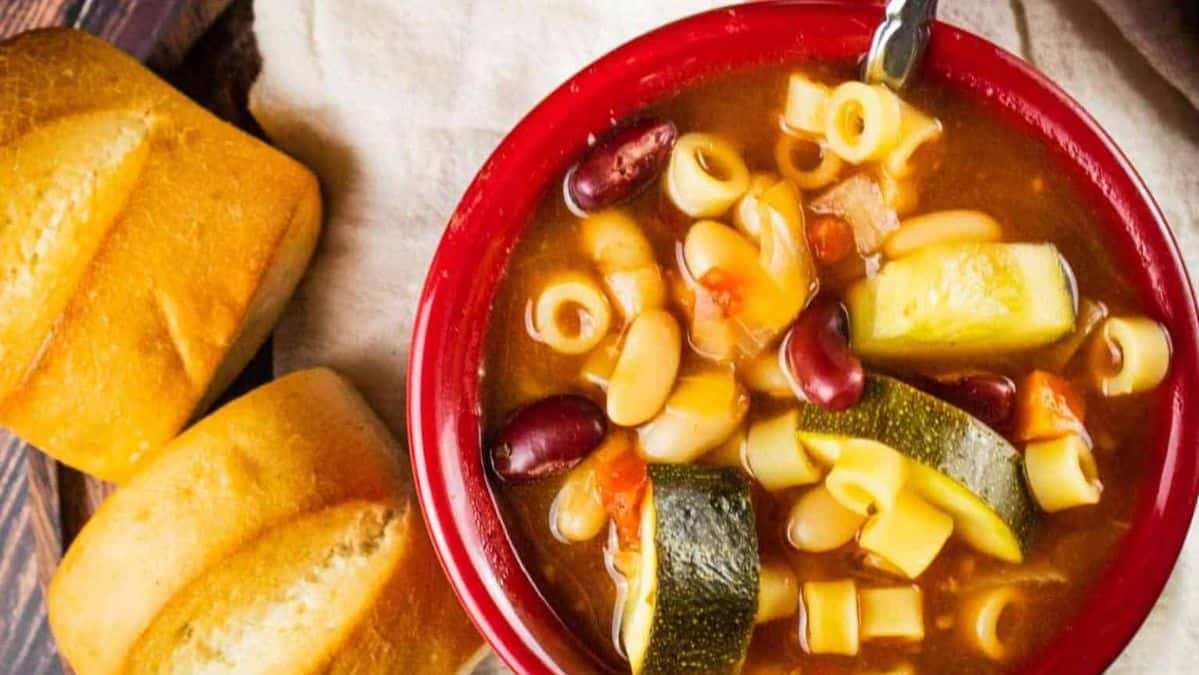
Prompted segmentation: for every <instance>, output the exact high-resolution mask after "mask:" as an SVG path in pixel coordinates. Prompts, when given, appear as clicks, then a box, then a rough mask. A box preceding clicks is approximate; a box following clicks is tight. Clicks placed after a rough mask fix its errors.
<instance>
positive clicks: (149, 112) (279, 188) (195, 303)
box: [0, 29, 321, 482]
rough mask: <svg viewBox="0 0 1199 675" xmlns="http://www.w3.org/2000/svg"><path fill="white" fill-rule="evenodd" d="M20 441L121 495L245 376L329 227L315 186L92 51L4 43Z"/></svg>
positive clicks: (9, 385)
mask: <svg viewBox="0 0 1199 675" xmlns="http://www.w3.org/2000/svg"><path fill="white" fill-rule="evenodd" d="M0 195H3V203H4V207H3V211H4V214H3V223H2V225H3V226H0V307H3V311H0V364H2V367H0V425H3V426H7V427H9V428H10V429H11V430H12V431H14V432H16V433H17V434H18V435H19V436H22V437H23V438H24V439H25V440H27V441H29V442H31V443H33V444H34V445H36V446H38V447H40V448H42V449H43V450H45V451H47V452H49V453H50V454H52V455H54V456H55V457H56V458H58V459H60V460H62V461H63V462H65V463H67V464H70V465H71V466H74V467H77V468H79V469H82V470H83V471H86V472H88V473H92V474H95V475H97V476H100V477H101V478H104V479H107V480H112V481H117V482H121V481H124V480H125V479H126V478H128V476H129V475H130V473H131V471H132V468H133V466H134V464H136V462H137V461H138V460H139V459H140V458H141V457H143V456H144V455H146V454H147V453H149V452H150V451H152V450H154V449H155V448H157V447H159V446H161V445H162V444H164V443H166V442H167V441H168V440H170V439H171V438H172V437H174V436H175V434H177V433H178V432H179V430H180V429H181V428H183V426H184V425H185V424H186V423H187V421H188V420H189V419H190V418H191V417H192V416H193V414H194V413H195V412H196V411H197V410H199V409H202V408H203V407H204V406H205V405H206V404H207V403H208V402H210V401H211V400H212V399H213V398H214V397H215V395H216V394H218V393H219V392H220V391H221V390H222V389H223V388H224V387H225V386H226V385H227V384H228V383H229V381H230V380H231V379H232V378H233V376H234V375H236V373H237V372H238V371H239V370H241V368H242V367H243V366H244V365H245V363H246V361H247V360H248V359H249V358H250V357H251V356H252V355H253V353H254V352H255V351H256V349H257V348H258V346H259V345H260V344H261V343H262V341H263V340H264V339H265V338H266V336H267V334H268V333H269V331H270V329H271V326H272V325H273V324H274V323H275V321H276V319H277V318H278V316H279V313H280V312H281V311H282V308H283V305H284V303H285V302H286V300H287V298H288V297H289V296H290V295H291V293H292V291H293V290H294V288H295V286H296V284H297V283H298V281H299V278H300V276H301V275H302V273H303V270H304V267H305V266H306V264H307V262H308V259H309V257H310V256H311V254H312V250H313V248H314V246H315V243H316V239H317V235H318V231H319V223H320V212H321V208H320V197H319V192H318V189H317V184H316V179H315V178H314V177H313V175H312V174H311V173H310V172H309V171H308V170H307V169H305V168H304V167H303V166H301V165H300V164H298V163H297V162H295V161H293V160H292V159H290V158H288V157H287V156H285V155H283V154H282V153H280V152H278V151H276V150H274V149H272V148H271V147H269V146H267V145H266V144H264V143H262V142H260V141H258V140H255V139H254V138H251V137H250V136H248V135H246V134H244V133H242V132H240V131H238V130H237V129H234V128H233V127H231V126H229V125H227V124H225V123H223V122H221V121H220V120H218V119H216V118H215V117H213V116H212V115H210V114H208V113H207V112H205V111H204V110H202V109H201V108H200V107H198V106H197V105H195V104H194V103H192V102H191V101H189V100H188V99H187V98H186V97H184V96H183V95H182V94H180V93H178V92H176V91H175V90H174V89H172V88H170V87H169V86H168V85H166V84H165V83H163V82H162V81H160V80H159V79H158V78H157V77H155V76H154V75H153V74H151V73H150V72H149V71H148V70H146V69H145V68H143V67H142V66H141V65H140V64H138V63H137V62H136V61H134V60H133V59H131V58H129V57H128V56H126V55H124V54H123V53H121V52H120V51H118V50H116V49H115V48H113V47H110V46H109V45H107V44H106V43H104V42H103V41H101V40H98V39H96V38H93V37H89V36H87V35H85V34H83V33H81V32H77V31H71V30H65V29H52V30H42V31H35V32H32V33H27V34H24V35H21V36H18V37H16V38H14V39H11V40H8V41H6V42H3V43H0Z"/></svg>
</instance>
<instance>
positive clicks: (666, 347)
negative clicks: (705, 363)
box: [608, 309, 683, 427]
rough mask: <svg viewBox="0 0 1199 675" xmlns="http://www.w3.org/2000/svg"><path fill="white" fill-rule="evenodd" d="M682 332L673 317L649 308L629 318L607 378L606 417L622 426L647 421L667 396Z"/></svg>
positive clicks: (676, 369)
mask: <svg viewBox="0 0 1199 675" xmlns="http://www.w3.org/2000/svg"><path fill="white" fill-rule="evenodd" d="M682 340H683V337H682V334H681V333H680V331H679V324H678V322H677V321H676V320H675V318H674V317H673V316H672V315H671V314H670V312H667V311H665V310H661V309H651V310H649V311H646V312H642V313H641V314H639V315H638V316H637V318H636V319H633V323H632V325H630V326H629V329H628V331H627V332H626V333H625V337H624V344H623V346H622V347H621V350H620V357H619V358H618V359H617V360H616V367H615V368H614V369H613V370H612V376H611V378H610V379H609V380H608V418H609V419H611V420H612V421H613V422H615V423H617V424H620V425H622V426H629V427H631V426H636V425H638V424H641V423H642V422H647V421H649V419H650V418H652V417H653V416H654V415H656V414H658V411H659V410H661V409H662V406H663V405H664V404H665V403H666V398H667V397H668V396H670V389H671V387H673V386H674V379H675V374H676V373H678V370H679V356H680V350H681V349H682Z"/></svg>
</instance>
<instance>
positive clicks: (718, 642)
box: [621, 464, 759, 675]
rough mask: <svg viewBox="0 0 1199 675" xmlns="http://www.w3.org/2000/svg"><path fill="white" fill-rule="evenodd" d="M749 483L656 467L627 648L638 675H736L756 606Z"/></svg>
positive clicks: (708, 472) (692, 469)
mask: <svg viewBox="0 0 1199 675" xmlns="http://www.w3.org/2000/svg"><path fill="white" fill-rule="evenodd" d="M758 575H759V563H758V535H757V530H756V528H755V525H754V512H753V507H752V506H751V504H750V500H749V483H748V482H747V480H746V478H745V477H744V476H743V475H742V474H741V472H740V471H737V470H736V469H732V468H716V467H701V466H689V465H667V464H651V465H650V467H649V487H648V488H647V490H646V494H645V499H644V501H643V503H642V508H641V560H640V563H639V565H638V571H637V573H636V576H634V577H633V578H632V579H630V580H629V589H628V596H627V599H626V600H625V607H624V613H623V616H622V619H621V640H622V642H623V643H624V648H625V654H626V655H627V656H628V658H629V664H630V665H631V666H632V670H633V673H634V675H640V674H643V673H644V674H647V675H652V674H658V673H736V672H738V670H739V669H740V667H741V663H742V661H743V660H744V659H745V652H746V649H748V647H749V638H750V635H751V634H752V633H753V628H754V613H755V612H756V611H757V606H758Z"/></svg>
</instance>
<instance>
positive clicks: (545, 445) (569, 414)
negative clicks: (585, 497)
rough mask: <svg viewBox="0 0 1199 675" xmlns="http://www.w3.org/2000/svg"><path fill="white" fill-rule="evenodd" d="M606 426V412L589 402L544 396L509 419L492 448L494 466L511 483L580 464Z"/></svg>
mask: <svg viewBox="0 0 1199 675" xmlns="http://www.w3.org/2000/svg"><path fill="white" fill-rule="evenodd" d="M606 430H607V418H606V417H605V415H604V410H603V408H601V407H599V406H598V405H596V404H595V403H593V402H592V401H591V400H589V399H586V398H584V397H582V396H572V395H565V394H563V395H558V396H550V397H548V398H543V399H541V400H540V401H536V402H534V403H530V404H529V405H527V406H525V407H523V408H521V409H520V410H518V411H516V413H514V414H513V415H512V416H511V417H509V418H508V421H507V422H506V423H505V424H504V427H503V429H501V430H500V432H499V434H498V436H497V437H496V442H495V445H494V446H493V447H492V451H491V464H492V467H493V468H494V469H495V472H496V473H497V474H499V476H500V478H503V479H504V480H508V481H525V480H533V479H537V478H546V477H548V476H553V475H556V474H559V473H563V472H565V471H567V470H568V469H570V468H571V467H573V466H574V465H576V464H578V463H579V462H581V461H582V460H583V458H584V457H586V456H587V455H588V454H589V453H590V452H591V451H592V450H593V449H595V447H596V446H597V445H599V443H600V441H601V440H603V438H604V432H605V431H606Z"/></svg>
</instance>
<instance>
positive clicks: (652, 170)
mask: <svg viewBox="0 0 1199 675" xmlns="http://www.w3.org/2000/svg"><path fill="white" fill-rule="evenodd" d="M678 136H679V131H678V129H677V128H675V126H674V123H673V122H671V121H669V120H663V119H658V118H655V117H647V118H643V119H640V120H637V121H635V122H632V123H630V124H627V125H625V126H622V127H618V128H617V129H615V130H613V131H612V132H611V133H609V134H607V135H606V136H604V137H603V138H601V139H600V140H599V141H598V142H596V144H595V145H593V146H591V148H589V149H588V150H587V152H586V153H584V154H583V157H582V159H580V160H579V163H578V164H577V165H576V166H575V168H574V169H573V170H572V171H571V172H570V174H568V175H567V177H566V189H567V191H568V192H569V193H570V198H571V199H572V200H573V201H574V203H575V205H576V206H578V207H579V208H580V209H582V210H584V211H588V212H592V211H599V210H600V209H604V208H607V207H609V206H612V205H613V204H616V203H618V202H621V201H624V200H625V199H628V198H629V197H632V196H633V195H634V194H636V193H637V192H639V191H640V190H641V189H642V188H644V187H645V186H646V185H649V184H650V182H652V181H653V180H654V178H656V177H657V176H658V174H659V173H661V172H662V167H664V166H665V165H666V160H667V159H669V157H670V150H671V148H673V147H674V142H675V140H676V139H677V138H678Z"/></svg>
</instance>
